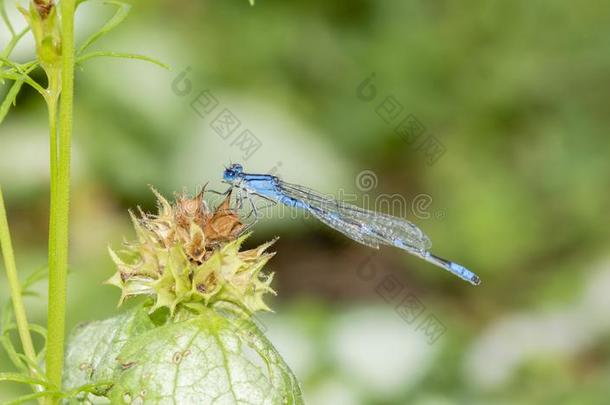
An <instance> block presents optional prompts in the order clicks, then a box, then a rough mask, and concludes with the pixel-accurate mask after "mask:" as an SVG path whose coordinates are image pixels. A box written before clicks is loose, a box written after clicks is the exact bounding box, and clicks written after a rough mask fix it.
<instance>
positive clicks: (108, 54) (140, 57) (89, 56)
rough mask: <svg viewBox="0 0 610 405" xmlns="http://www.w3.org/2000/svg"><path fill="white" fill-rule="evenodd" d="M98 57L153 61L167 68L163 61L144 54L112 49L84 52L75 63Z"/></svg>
mask: <svg viewBox="0 0 610 405" xmlns="http://www.w3.org/2000/svg"><path fill="white" fill-rule="evenodd" d="M100 57H109V58H125V59H137V60H143V61H145V62H150V63H154V64H155V65H157V66H161V67H162V68H164V69H169V66H167V65H166V64H165V63H163V62H160V61H158V60H156V59H153V58H151V57H148V56H145V55H137V54H134V53H121V52H112V51H97V52H90V53H86V54H84V55H82V56H80V57H78V58H77V59H76V63H82V62H85V61H87V60H89V59H93V58H100Z"/></svg>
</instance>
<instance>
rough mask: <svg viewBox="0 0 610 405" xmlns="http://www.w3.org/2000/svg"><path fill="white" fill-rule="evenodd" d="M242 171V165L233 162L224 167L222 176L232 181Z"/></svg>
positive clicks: (227, 180)
mask: <svg viewBox="0 0 610 405" xmlns="http://www.w3.org/2000/svg"><path fill="white" fill-rule="evenodd" d="M243 171H244V168H243V167H242V165H240V164H239V163H234V164H232V165H231V166H229V167H227V168H226V169H225V171H224V173H223V175H222V178H223V179H224V180H225V181H226V182H228V183H232V182H233V181H235V179H236V178H237V177H238V176H239V175H240V174H241V173H242V172H243Z"/></svg>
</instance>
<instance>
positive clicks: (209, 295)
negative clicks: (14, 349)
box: [106, 189, 275, 315]
mask: <svg viewBox="0 0 610 405" xmlns="http://www.w3.org/2000/svg"><path fill="white" fill-rule="evenodd" d="M204 192H205V190H202V191H201V193H199V194H198V195H196V196H195V197H192V198H191V197H187V196H186V195H181V196H179V197H178V198H177V199H176V201H175V202H174V204H170V203H169V202H168V201H167V200H166V199H165V198H164V197H163V196H162V195H160V194H159V193H158V192H157V191H156V190H155V189H153V193H155V195H156V197H157V200H158V206H159V209H158V213H157V214H156V215H152V214H146V213H144V212H143V211H142V210H139V214H138V216H136V215H135V214H134V213H133V212H130V215H131V219H132V222H133V226H134V229H135V231H136V235H137V239H136V240H134V241H131V242H125V243H124V247H123V249H121V250H119V251H117V252H115V251H114V250H112V249H111V248H109V252H110V256H111V257H112V260H113V261H114V263H115V264H116V266H117V271H116V273H115V274H114V275H113V276H112V277H111V278H110V279H109V280H108V281H107V282H106V283H108V284H111V285H115V286H117V287H119V288H120V289H121V290H122V294H121V299H120V301H119V305H120V304H121V303H123V301H124V300H125V299H127V298H128V297H133V296H137V295H147V296H152V297H153V299H154V303H153V305H152V306H151V308H150V311H151V312H153V311H155V310H156V309H159V308H162V307H167V308H169V310H170V313H171V314H172V315H173V314H174V313H175V311H176V309H177V308H178V307H179V306H180V305H183V306H185V307H188V308H190V309H192V310H197V309H198V308H199V309H201V308H202V307H211V306H214V305H215V304H217V303H219V302H225V303H231V304H234V305H237V306H238V307H240V308H242V309H244V310H246V311H247V312H250V313H253V312H255V311H260V310H264V311H270V308H269V307H268V306H267V305H266V304H265V303H264V301H263V297H264V295H265V294H266V293H272V294H275V292H274V291H273V289H272V288H271V287H270V284H271V280H272V278H273V274H269V275H265V274H264V273H263V272H262V269H263V267H264V265H265V263H267V261H268V260H269V259H270V258H271V257H273V255H274V253H267V252H266V250H267V248H268V247H269V246H271V245H272V244H273V242H274V241H275V240H273V241H270V242H268V243H265V244H263V245H261V246H259V247H258V248H256V249H252V250H246V251H240V248H241V245H242V243H243V241H244V240H245V239H246V238H247V237H248V236H249V234H244V235H241V236H240V234H241V233H242V231H243V229H244V224H243V223H242V222H241V221H240V219H239V217H238V215H237V213H236V211H235V210H234V209H232V208H231V207H230V195H229V196H227V198H226V199H225V200H224V201H223V202H222V203H221V204H220V205H219V206H218V207H217V208H216V209H215V210H214V211H212V210H210V209H209V207H208V205H207V204H206V202H205V200H204V199H203V195H204Z"/></svg>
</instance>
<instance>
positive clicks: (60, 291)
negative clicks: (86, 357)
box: [46, 0, 75, 403]
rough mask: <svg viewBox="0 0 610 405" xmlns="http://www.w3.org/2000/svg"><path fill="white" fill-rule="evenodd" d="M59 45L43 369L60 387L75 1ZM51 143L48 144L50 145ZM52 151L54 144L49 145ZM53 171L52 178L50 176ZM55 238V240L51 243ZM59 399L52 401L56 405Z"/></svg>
mask: <svg viewBox="0 0 610 405" xmlns="http://www.w3.org/2000/svg"><path fill="white" fill-rule="evenodd" d="M60 5H61V41H62V63H61V66H62V71H61V98H60V102H59V134H58V136H57V139H56V141H57V173H56V175H55V176H54V177H52V178H51V183H55V189H54V191H53V192H52V193H51V199H52V202H51V220H50V224H51V225H52V226H53V228H52V229H51V230H50V238H49V239H50V242H51V241H53V246H51V244H50V250H51V248H53V250H54V253H52V252H51V253H50V254H49V259H50V260H49V305H48V340H47V355H46V367H47V377H48V379H49V382H50V383H51V384H53V385H54V386H57V387H61V378H62V368H63V360H64V339H65V317H66V294H67V288H66V284H67V272H68V271H67V270H68V229H69V228H68V226H69V222H68V219H69V211H70V159H71V138H72V113H73V102H74V8H75V0H62V1H61V2H60ZM52 141H53V140H51V142H52ZM51 148H52V149H51V150H52V151H53V144H51ZM53 170H54V169H53V168H51V175H52V176H53ZM53 238H55V239H53ZM58 401H59V399H58V398H55V399H51V401H50V402H51V403H57V402H58Z"/></svg>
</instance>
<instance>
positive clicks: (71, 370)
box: [64, 308, 154, 390]
mask: <svg viewBox="0 0 610 405" xmlns="http://www.w3.org/2000/svg"><path fill="white" fill-rule="evenodd" d="M153 327H154V324H153V322H152V321H151V320H150V318H149V316H148V314H147V312H146V311H145V310H141V309H140V308H135V309H132V310H130V311H127V312H125V313H123V314H120V315H118V316H116V317H114V318H110V319H106V320H104V321H97V322H91V323H88V324H84V325H81V326H79V327H77V328H76V329H75V330H74V331H73V332H72V334H71V336H70V338H69V340H68V347H67V350H66V360H65V368H64V388H65V389H68V390H73V389H78V387H82V386H86V385H88V384H94V385H95V384H99V383H101V382H106V381H112V379H113V375H114V372H115V368H116V366H117V361H116V358H117V356H118V354H119V352H120V350H121V349H122V348H123V345H124V344H125V343H126V342H127V340H129V339H131V338H132V337H133V336H135V335H138V334H140V333H142V332H143V331H146V330H149V329H151V328H153Z"/></svg>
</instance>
